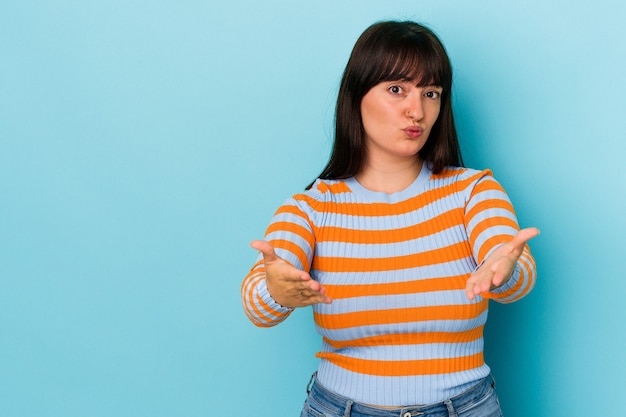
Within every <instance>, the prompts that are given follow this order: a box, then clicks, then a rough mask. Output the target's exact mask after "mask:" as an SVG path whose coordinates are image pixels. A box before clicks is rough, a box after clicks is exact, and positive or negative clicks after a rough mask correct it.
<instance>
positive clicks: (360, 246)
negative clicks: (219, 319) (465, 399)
mask: <svg viewBox="0 0 626 417" xmlns="http://www.w3.org/2000/svg"><path fill="white" fill-rule="evenodd" d="M518 230H519V226H518V223H517V219H516V216H515V212H514V210H513V206H512V205H511V202H510V200H509V198H508V196H507V194H506V192H505V191H504V190H503V188H502V187H501V185H500V184H499V183H498V182H497V181H496V180H495V179H494V178H493V176H492V174H491V172H490V171H488V170H486V171H476V170H472V169H467V168H449V169H446V170H445V171H444V172H442V173H441V174H437V175H435V174H433V173H432V172H431V171H430V170H429V169H428V167H427V166H426V164H424V167H423V168H422V171H421V173H420V174H419V176H418V178H417V179H416V180H415V181H414V183H413V184H411V185H410V186H409V187H408V188H407V189H405V190H403V191H401V192H398V193H394V194H385V193H380V192H373V191H370V190H368V189H366V188H364V187H362V186H361V185H360V184H359V183H358V182H357V181H356V180H355V179H354V178H350V179H347V180H317V181H316V182H315V184H314V185H313V187H312V188H311V189H310V190H308V191H307V192H305V193H302V194H298V195H295V196H294V197H292V198H290V199H289V200H287V201H286V202H285V204H283V205H282V206H281V207H280V208H279V209H278V211H277V212H276V214H275V215H274V218H273V220H272V222H271V224H270V226H269V228H268V230H267V234H266V237H265V239H266V240H267V241H269V242H271V243H272V245H273V246H274V248H275V250H276V253H277V255H278V256H279V257H281V258H283V259H284V260H286V261H287V262H290V263H291V264H292V265H294V266H295V267H297V268H299V269H302V270H305V271H308V272H309V273H310V275H311V277H312V278H313V279H315V280H317V281H319V282H320V283H321V284H322V285H323V286H324V287H326V289H327V293H328V295H329V296H330V297H331V298H332V299H333V302H332V304H317V305H314V306H313V313H314V319H315V325H316V329H317V332H318V333H319V334H320V335H321V336H322V349H321V351H320V352H319V353H318V354H317V356H318V357H319V358H320V364H319V368H318V371H317V380H318V381H319V383H321V384H322V385H324V386H325V387H326V388H328V389H330V390H332V391H334V392H336V393H337V394H340V395H342V396H344V397H347V398H350V399H352V400H353V401H358V402H361V403H366V404H374V405H381V406H404V405H415V404H429V403H433V402H437V401H442V400H444V399H446V398H450V397H453V396H455V395H457V394H459V393H461V392H462V391H464V390H465V389H467V388H469V387H470V386H472V385H473V384H475V383H476V382H477V381H478V380H480V379H481V378H484V377H486V376H487V375H488V374H489V372H490V370H489V367H488V366H487V365H486V364H485V362H484V359H483V327H484V325H485V322H486V320H487V311H488V299H489V298H491V299H494V300H496V301H498V302H503V303H509V302H513V301H516V300H518V299H520V298H522V297H524V296H525V295H526V294H528V293H529V292H530V291H531V289H532V288H533V286H534V283H535V278H536V271H535V261H534V259H533V257H532V255H531V254H530V251H529V250H528V247H526V248H525V250H524V252H523V254H522V256H521V257H520V259H519V261H518V263H517V266H516V269H515V272H514V273H513V276H512V278H511V279H510V280H509V281H508V282H507V283H506V284H504V285H503V286H501V287H499V288H497V289H495V290H493V291H492V292H489V293H485V294H482V295H481V296H479V297H476V298H475V299H474V300H469V299H468V298H467V297H466V295H465V285H466V281H467V279H468V278H469V276H470V274H471V273H472V272H473V271H474V270H475V268H476V267H477V265H479V264H480V263H481V262H482V261H483V260H484V259H485V258H486V257H487V256H488V255H489V254H490V253H491V252H492V251H493V250H494V249H495V248H496V247H498V246H499V245H500V244H502V243H504V242H508V241H510V240H511V239H512V238H513V236H514V235H515V234H516V233H517V231H518ZM241 291H242V300H243V306H244V310H245V312H246V314H247V315H248V317H249V318H250V320H251V321H252V322H253V323H254V324H256V325H257V326H264V327H265V326H273V325H276V324H278V323H280V322H281V321H283V320H284V319H285V318H286V317H287V316H288V315H289V314H290V313H291V311H292V310H291V309H289V308H284V307H282V306H280V305H279V304H277V303H276V302H275V301H274V300H273V299H272V297H271V295H270V294H269V293H268V291H267V287H266V284H265V274H264V265H263V260H262V257H261V256H259V258H258V259H257V262H256V264H255V265H254V266H253V268H252V269H251V271H250V273H249V274H248V275H247V276H246V278H245V279H244V282H243V284H242V287H241Z"/></svg>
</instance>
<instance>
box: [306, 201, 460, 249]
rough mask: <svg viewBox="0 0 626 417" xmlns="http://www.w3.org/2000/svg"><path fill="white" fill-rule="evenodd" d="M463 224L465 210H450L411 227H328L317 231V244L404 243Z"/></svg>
mask: <svg viewBox="0 0 626 417" xmlns="http://www.w3.org/2000/svg"><path fill="white" fill-rule="evenodd" d="M462 224H463V209H462V208H455V209H452V210H448V211H446V212H445V213H442V214H440V215H438V216H436V217H433V218H431V219H428V220H426V221H424V222H422V223H417V224H414V225H411V226H409V227H402V228H396V229H382V230H358V229H349V228H345V227H337V226H326V227H319V228H318V229H317V235H316V237H317V239H316V240H317V242H318V243H323V242H326V241H333V242H346V243H351V244H359V243H362V244H378V243H394V242H404V241H407V240H410V239H414V238H415V237H416V236H420V237H422V236H428V235H431V234H433V233H434V232H439V231H441V230H445V229H449V228H452V227H454V226H458V225H462Z"/></svg>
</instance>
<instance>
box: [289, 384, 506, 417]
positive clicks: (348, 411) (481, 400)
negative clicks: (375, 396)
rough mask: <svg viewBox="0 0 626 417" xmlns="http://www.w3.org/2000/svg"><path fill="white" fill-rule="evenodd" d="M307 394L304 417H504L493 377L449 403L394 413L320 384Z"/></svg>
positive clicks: (400, 409)
mask: <svg viewBox="0 0 626 417" xmlns="http://www.w3.org/2000/svg"><path fill="white" fill-rule="evenodd" d="M307 391H308V393H309V395H308V397H307V399H306V401H305V402H304V408H303V409H302V414H300V417H416V416H419V417H502V410H501V409H500V402H499V401H498V396H497V395H496V391H495V381H494V379H493V377H491V375H490V376H488V377H487V378H484V379H482V380H481V381H480V382H479V383H478V384H476V385H474V386H473V387H471V388H469V389H468V390H466V391H465V392H462V393H461V394H459V395H457V396H456V397H453V398H450V399H449V400H445V401H442V402H440V403H435V404H430V405H421V406H413V407H404V408H397V409H392V410H389V409H382V408H377V407H372V406H368V405H365V404H361V403H357V402H354V401H351V400H350V399H348V398H345V397H342V396H340V395H337V394H335V393H333V392H330V391H328V390H327V389H326V388H324V387H323V386H322V385H321V384H319V383H318V382H317V381H315V382H314V383H313V385H312V386H311V389H310V390H307Z"/></svg>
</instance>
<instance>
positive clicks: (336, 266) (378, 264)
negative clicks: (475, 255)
mask: <svg viewBox="0 0 626 417" xmlns="http://www.w3.org/2000/svg"><path fill="white" fill-rule="evenodd" d="M471 253H472V252H471V250H470V247H469V244H468V243H467V242H466V241H463V242H459V243H455V244H453V245H450V246H445V247H443V248H439V249H434V250H430V251H424V252H419V253H413V254H410V255H403V256H395V257H389V258H340V257H327V256H316V257H315V258H314V259H313V269H316V270H318V271H324V272H381V271H395V270H400V269H408V268H415V267H418V266H426V265H435V264H441V263H445V262H452V261H457V260H459V259H463V258H466V257H468V256H471Z"/></svg>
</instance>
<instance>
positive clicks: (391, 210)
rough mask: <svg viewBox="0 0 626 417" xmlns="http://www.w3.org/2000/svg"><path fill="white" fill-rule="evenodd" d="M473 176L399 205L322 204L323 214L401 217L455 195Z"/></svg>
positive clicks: (306, 199) (313, 203) (305, 199)
mask: <svg viewBox="0 0 626 417" xmlns="http://www.w3.org/2000/svg"><path fill="white" fill-rule="evenodd" d="M475 177H476V175H475V176H473V177H471V178H467V179H465V180H461V181H458V182H456V183H452V184H448V185H444V186H442V187H440V188H436V189H434V190H428V191H426V192H424V193H421V194H419V195H417V196H415V197H413V198H410V199H408V200H405V201H403V202H400V203H394V204H390V203H335V202H332V201H326V202H324V212H325V213H331V214H332V213H334V214H347V215H352V216H355V215H356V216H374V217H377V216H382V215H386V216H391V215H401V214H406V213H408V212H411V211H414V210H418V209H420V208H423V207H424V206H426V205H427V204H431V203H432V202H433V201H436V200H437V199H440V198H443V197H445V196H448V195H450V194H453V193H455V192H456V191H458V190H459V189H463V188H465V187H467V186H468V185H469V184H471V183H472V182H473V181H474V180H475ZM294 199H296V200H299V201H303V202H305V203H307V204H309V206H311V207H315V206H317V205H319V201H317V200H315V199H313V198H311V197H309V196H307V195H306V194H298V195H296V196H294Z"/></svg>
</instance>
